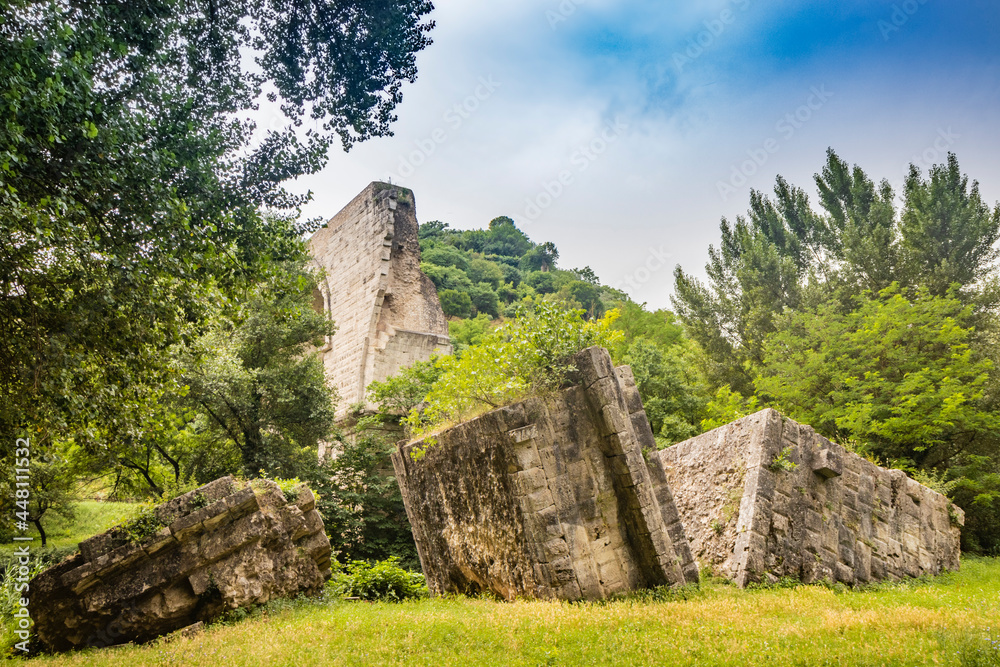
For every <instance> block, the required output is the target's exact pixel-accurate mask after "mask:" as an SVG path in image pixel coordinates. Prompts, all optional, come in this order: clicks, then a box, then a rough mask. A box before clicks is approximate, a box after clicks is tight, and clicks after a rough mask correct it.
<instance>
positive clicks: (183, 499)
mask: <svg viewBox="0 0 1000 667" xmlns="http://www.w3.org/2000/svg"><path fill="white" fill-rule="evenodd" d="M155 515H156V517H157V518H158V519H159V520H160V522H161V523H169V526H167V527H164V528H161V529H160V530H158V531H156V532H155V533H153V534H152V535H150V536H149V537H148V538H146V539H145V540H143V541H142V542H140V543H135V542H131V541H129V538H128V536H127V534H126V533H125V531H121V530H113V531H109V532H108V533H103V534H101V535H97V536H95V537H93V538H91V539H89V540H85V541H84V542H83V543H81V545H80V546H81V552H80V553H79V554H75V555H73V556H72V557H70V558H68V559H66V560H65V561H63V562H62V563H59V564H57V565H54V566H53V567H51V568H49V569H48V570H46V571H44V572H42V573H41V574H39V575H38V576H37V577H36V578H35V579H34V580H32V582H31V597H30V600H31V605H30V611H31V617H32V618H33V619H34V621H35V632H36V633H37V635H38V639H39V640H40V641H41V642H42V643H43V644H44V645H45V646H46V647H47V648H48V649H49V650H52V651H65V650H70V649H75V648H84V647H87V646H109V645H112V644H121V643H125V642H130V641H135V642H142V641H147V640H150V639H153V638H155V637H158V636H160V635H163V634H167V633H169V632H173V631H175V630H178V629H180V628H184V627H187V626H190V625H191V624H193V623H196V622H201V621H210V620H212V619H213V618H215V617H216V616H218V615H219V614H220V613H222V612H223V611H225V610H227V609H235V608H237V607H241V606H247V605H251V604H260V603H264V602H267V601H268V600H271V599H274V598H278V597H285V596H292V595H297V594H299V593H305V594H313V593H317V592H319V590H320V589H321V588H322V585H323V582H324V581H326V580H327V579H328V578H329V577H330V541H329V539H327V537H326V534H325V532H324V527H323V519H322V518H321V517H320V515H319V513H318V512H317V511H316V510H315V499H314V497H313V495H312V493H311V492H310V491H308V490H302V491H300V492H298V495H297V496H296V497H295V498H293V499H292V501H291V502H289V501H288V500H286V499H285V496H284V495H283V494H282V493H281V490H280V489H279V488H278V486H277V485H276V484H275V483H274V482H270V481H267V480H265V481H263V482H262V483H261V484H260V486H259V488H257V489H256V492H255V489H254V488H250V487H249V486H247V487H245V488H241V485H240V483H238V482H237V481H236V480H234V479H233V478H232V477H224V478H222V479H219V480H216V481H215V482H212V483H211V484H206V485H205V486H203V487H201V488H199V489H195V490H194V491H192V492H190V493H187V494H185V495H183V496H180V497H178V498H175V499H174V500H171V501H169V502H167V503H164V504H163V505H160V506H159V507H158V508H157V510H156V512H155Z"/></svg>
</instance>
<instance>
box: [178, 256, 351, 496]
mask: <svg viewBox="0 0 1000 667" xmlns="http://www.w3.org/2000/svg"><path fill="white" fill-rule="evenodd" d="M285 268H286V270H285V271H280V272H276V273H275V274H274V275H272V276H271V277H270V279H269V280H267V281H266V282H262V283H259V284H257V285H254V286H253V287H252V288H251V289H250V290H249V291H248V292H247V293H246V294H245V295H244V298H243V299H242V300H241V301H240V303H239V304H238V305H237V306H235V308H234V310H233V312H232V314H231V315H229V316H228V317H221V318H219V319H218V321H217V322H216V323H215V324H214V325H213V327H212V328H211V329H210V330H209V331H208V332H207V333H205V334H204V335H203V336H201V337H199V338H198V339H197V340H196V341H194V342H193V344H191V345H190V346H188V347H187V348H186V349H184V350H182V351H181V352H180V353H179V359H180V363H181V369H182V370H181V373H182V381H183V382H184V384H185V385H186V386H187V387H188V390H187V392H186V394H185V396H184V399H185V401H186V402H187V404H189V405H190V406H191V407H192V408H193V409H194V410H197V411H198V412H201V413H202V414H204V415H205V417H206V419H205V421H206V425H207V428H206V435H208V436H210V437H211V438H212V439H213V440H215V441H228V442H229V443H230V444H232V445H235V446H236V448H237V449H238V450H239V452H240V458H241V461H242V467H243V472H244V474H246V475H247V476H249V477H255V476H257V475H258V474H260V473H261V471H264V472H265V473H266V474H267V475H270V476H278V477H294V476H296V475H297V474H299V472H300V471H301V469H302V467H303V465H304V464H305V462H306V461H308V460H310V459H311V458H314V457H315V455H316V449H317V445H318V443H319V442H321V441H324V440H326V439H327V438H329V437H330V436H331V435H332V434H333V425H334V405H335V403H336V396H335V394H334V393H333V390H332V389H330V388H329V387H328V385H327V383H326V375H325V371H324V367H323V362H322V360H321V359H320V358H319V356H318V354H316V353H315V352H314V351H313V350H314V349H315V348H318V347H320V346H322V345H324V344H325V340H326V337H328V336H331V335H333V333H334V329H333V323H332V322H331V321H330V320H329V319H328V318H327V317H326V316H325V315H323V314H322V313H317V312H316V311H315V310H313V308H312V297H313V293H314V291H315V289H316V285H317V282H316V279H315V276H313V275H312V274H311V273H309V272H308V271H306V270H305V268H304V267H303V266H302V265H299V266H297V267H296V266H290V267H285Z"/></svg>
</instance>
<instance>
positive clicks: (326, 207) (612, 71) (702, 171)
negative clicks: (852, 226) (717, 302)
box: [295, 0, 1000, 307]
mask: <svg viewBox="0 0 1000 667" xmlns="http://www.w3.org/2000/svg"><path fill="white" fill-rule="evenodd" d="M435 5H436V7H437V8H436V10H435V12H434V14H433V19H434V20H435V21H436V22H437V27H436V28H435V30H434V31H433V33H432V37H433V39H434V44H433V45H432V46H431V47H430V48H429V49H427V50H426V51H425V52H423V53H421V54H420V56H419V59H418V67H419V78H418V81H417V83H415V84H413V85H408V86H407V87H406V88H405V91H404V95H405V99H404V102H403V104H402V105H401V106H400V107H399V109H398V115H399V120H398V122H397V123H396V124H395V126H394V131H395V136H394V137H389V138H383V139H377V140H372V141H369V142H366V143H364V144H360V145H358V146H356V147H355V148H354V149H353V150H351V151H350V152H349V153H342V152H339V151H338V152H336V153H335V154H333V155H332V156H331V159H330V163H329V165H328V166H327V168H326V169H325V170H324V171H323V172H322V173H320V174H317V175H315V176H313V177H311V178H308V179H303V180H301V181H299V182H298V183H297V184H296V185H295V187H296V189H299V190H305V189H310V190H312V191H313V192H314V195H315V199H314V201H313V203H312V204H311V205H309V207H308V208H307V209H306V211H305V212H306V213H307V214H308V215H310V216H313V215H318V216H324V217H331V216H333V215H334V214H335V213H336V212H337V211H338V210H339V209H340V208H341V207H343V206H344V205H345V204H346V203H347V202H348V201H350V199H351V198H352V197H353V196H354V195H355V194H357V193H358V192H359V191H360V190H362V189H363V188H364V187H365V186H366V185H367V184H368V183H369V182H371V181H373V180H389V179H391V180H392V182H393V183H399V184H401V185H405V186H407V187H409V188H412V189H413V190H414V192H415V195H416V200H417V215H418V217H419V219H420V220H421V222H426V221H429V220H442V221H444V222H447V223H449V224H450V225H451V226H452V227H456V228H461V229H468V228H475V227H485V226H486V225H487V224H488V223H489V221H490V219H492V218H494V217H496V216H499V215H508V216H510V217H512V218H513V219H514V220H515V221H516V222H517V224H518V225H519V226H521V227H522V229H524V230H525V231H526V232H527V233H528V234H529V235H530V236H531V238H532V239H533V240H535V241H538V242H542V241H552V242H554V243H555V244H556V245H557V246H558V248H559V250H560V252H561V260H560V266H562V267H564V268H575V267H582V266H584V265H589V266H591V267H592V268H593V269H594V270H595V271H596V272H597V274H598V276H599V277H600V278H601V280H602V282H604V283H606V284H611V285H617V286H621V287H623V288H624V289H625V290H626V291H628V292H629V293H630V294H631V295H632V297H633V298H635V299H636V300H637V301H640V302H641V301H645V302H647V303H648V304H649V305H650V306H651V307H669V305H670V300H669V297H670V293H671V290H672V283H673V279H672V270H673V267H674V266H675V265H676V264H680V265H681V266H683V267H684V268H685V270H687V271H691V272H694V273H696V274H701V273H702V266H703V265H704V263H705V260H706V258H707V249H708V246H709V244H712V243H717V242H718V225H719V220H720V218H722V217H729V218H732V217H735V216H736V215H739V214H741V213H743V212H744V211H745V210H746V207H747V202H748V199H749V192H750V189H751V188H756V189H760V190H765V191H770V190H771V188H772V187H773V184H774V177H775V175H776V174H782V175H784V176H785V177H786V178H788V180H790V181H791V182H792V183H794V184H796V185H800V186H803V187H805V188H806V189H807V191H808V192H810V193H814V192H815V187H814V185H813V181H812V176H813V174H814V173H816V172H817V171H819V169H820V168H821V167H822V164H823V162H824V159H825V152H826V149H827V148H828V147H832V148H833V149H834V150H836V151H837V152H838V153H839V154H840V155H841V157H842V158H844V159H845V160H847V161H848V162H850V163H852V164H859V165H861V166H862V167H863V168H864V169H865V170H866V171H867V172H868V173H869V175H870V176H872V177H873V178H874V179H875V180H876V181H878V180H881V179H883V178H886V179H888V180H889V181H890V182H892V183H894V184H899V183H901V182H902V179H903V177H904V176H905V173H906V170H907V165H908V164H909V163H911V162H914V163H916V164H917V165H918V166H920V167H922V168H926V167H927V166H929V165H930V164H934V163H937V162H942V161H943V160H944V159H945V157H946V153H947V151H949V150H950V151H954V152H955V153H956V154H957V155H958V158H959V161H960V163H961V165H962V168H963V170H964V171H965V172H967V173H968V174H969V175H970V176H971V177H972V178H973V179H976V180H979V181H980V183H981V187H982V191H983V193H984V195H985V196H986V198H987V200H988V201H989V202H990V203H991V204H992V203H995V202H996V201H997V200H998V199H1000V131H998V125H997V121H998V120H1000V39H997V38H996V35H997V34H998V32H1000V5H998V4H997V3H996V0H959V1H955V0H952V1H950V2H945V0H905V1H904V0H896V1H895V2H882V1H872V0H864V1H858V0H838V1H837V2H823V3H817V2H804V1H796V0H772V1H769V2H764V1H763V0H724V1H704V0H703V1H700V2H689V1H679V2H669V3H668V2H662V1H655V0H649V1H643V0H562V1H561V2H560V1H559V0H505V1H504V2H497V3H485V2H469V0H435ZM897 189H898V188H897ZM814 199H815V198H814Z"/></svg>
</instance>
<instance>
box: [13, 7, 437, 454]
mask: <svg viewBox="0 0 1000 667" xmlns="http://www.w3.org/2000/svg"><path fill="white" fill-rule="evenodd" d="M430 10H431V4H430V3H429V2H424V1H421V0H402V1H399V2H357V1H355V0H342V1H340V0H338V1H325V2H299V1H297V0H295V1H293V2H284V3H277V2H274V1H273V0H252V1H251V2H249V3H235V2H226V1H222V2H219V1H216V0H213V1H211V2H202V1H200V0H195V1H193V2H188V1H185V2H180V1H178V0H138V1H136V2H128V3H121V2H111V1H105V0H98V1H96V2H78V1H76V0H69V1H67V2H37V1H33V0H25V1H19V2H13V3H6V4H5V5H4V6H3V7H2V8H0V26H2V29H3V40H4V48H3V49H0V117H2V119H3V120H2V125H0V399H2V400H0V406H2V407H0V435H2V436H3V438H4V439H5V440H7V441H13V438H14V437H15V435H16V434H17V433H21V432H24V430H25V429H26V428H27V427H29V426H30V427H31V428H32V429H41V430H42V431H43V432H44V433H46V434H58V435H59V437H68V436H69V435H70V434H71V435H72V437H73V438H74V440H75V441H76V444H78V445H80V446H89V447H91V448H94V447H96V446H97V443H99V442H100V441H101V440H103V439H105V438H118V439H123V438H126V437H128V434H129V432H130V431H131V430H133V422H134V419H135V415H136V414H137V411H140V410H142V409H145V408H147V407H149V406H152V405H154V404H155V402H156V401H155V398H152V397H151V396H150V392H152V394H153V395H154V396H155V394H157V393H158V392H159V391H160V387H161V385H162V384H163V383H164V382H166V381H167V375H168V363H167V358H168V355H166V354H165V351H166V350H167V348H168V347H169V346H171V345H175V344H177V343H179V342H181V341H183V340H185V339H186V338H189V337H190V336H193V335H197V334H198V333H200V331H199V326H200V325H201V324H202V323H203V322H205V321H206V319H207V318H208V316H209V313H210V311H211V310H212V309H213V308H214V304H215V301H214V295H215V294H217V293H218V292H219V291H222V292H223V293H225V294H227V295H229V296H234V295H236V294H237V292H238V290H239V289H241V285H244V284H246V283H247V282H252V281H253V280H255V279H256V277H257V276H259V271H260V270H261V267H262V266H265V265H267V264H269V263H270V262H272V261H274V262H280V261H283V260H285V259H288V258H289V257H290V256H291V255H294V253H295V252H296V250H295V249H294V248H293V247H292V246H293V244H294V242H295V241H296V240H297V239H298V237H299V236H301V234H302V233H303V232H304V231H306V230H307V229H308V228H309V225H308V224H305V223H303V224H295V225H292V224H280V225H275V224H272V220H271V219H269V218H267V217H265V216H263V215H262V213H261V211H262V210H264V209H275V210H291V211H294V210H295V209H296V208H297V207H298V206H299V205H300V204H301V203H302V202H303V201H305V199H306V196H293V195H291V194H290V193H288V192H287V191H286V190H284V189H283V187H282V183H284V182H285V181H287V180H288V179H290V178H294V177H296V176H298V175H303V174H308V173H314V172H316V171H317V170H318V169H320V168H321V167H322V166H323V164H324V163H325V160H326V154H327V150H328V148H329V147H330V145H331V143H332V142H333V141H335V140H336V139H339V140H340V142H341V144H342V145H343V146H344V147H345V148H346V147H349V146H350V145H352V144H353V143H355V142H357V141H361V140H364V139H366V138H368V137H373V136H381V135H385V134H387V133H388V132H389V123H390V122H391V121H392V120H393V115H392V114H393V109H394V108H395V107H396V105H397V104H398V103H399V101H400V86H401V85H402V83H403V82H405V81H408V80H412V79H413V77H414V76H415V74H416V70H415V55H416V52H418V51H419V50H421V49H423V48H424V47H425V46H426V45H427V44H428V39H427V32H428V30H430V28H431V26H432V23H429V22H426V21H424V17H425V16H426V15H427V14H428V12H430ZM265 97H266V98H267V99H268V101H270V102H273V103H274V104H276V105H278V108H279V109H280V111H276V119H277V121H278V122H277V124H276V128H272V129H267V130H266V131H263V132H260V133H258V132H257V128H256V127H255V126H254V124H253V123H252V122H251V121H250V120H249V119H248V115H249V114H250V113H251V112H253V111H254V110H256V109H257V108H258V104H259V103H261V102H262V101H263V100H264V99H265ZM306 119H308V120H309V121H310V125H312V126H313V127H312V129H305V124H304V121H305V120H306ZM289 253H291V255H290V254H289ZM48 440H49V441H51V438H48ZM88 441H90V444H89V445H88Z"/></svg>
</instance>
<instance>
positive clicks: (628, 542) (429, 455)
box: [393, 348, 698, 600]
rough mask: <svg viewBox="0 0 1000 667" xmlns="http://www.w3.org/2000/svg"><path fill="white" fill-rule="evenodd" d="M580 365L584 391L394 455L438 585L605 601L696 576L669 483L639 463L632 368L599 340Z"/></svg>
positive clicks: (477, 422) (641, 430) (430, 576)
mask: <svg viewBox="0 0 1000 667" xmlns="http://www.w3.org/2000/svg"><path fill="white" fill-rule="evenodd" d="M576 366H577V368H578V369H579V378H578V379H579V382H580V384H579V386H575V387H572V388H569V389H566V390H564V391H562V392H560V393H558V394H556V395H554V396H550V397H546V398H532V399H529V400H527V401H524V402H522V403H519V404H516V405H512V406H509V407H505V408H501V409H499V410H495V411H493V412H490V413H488V414H486V415H483V416H481V417H479V418H477V419H474V420H472V421H469V422H466V423H464V424H461V425H459V426H456V427H454V428H451V429H449V430H447V431H444V432H443V433H440V434H438V435H435V436H434V437H433V438H426V439H424V440H421V441H418V442H415V443H411V444H401V445H400V447H399V449H398V451H397V452H395V453H394V455H393V465H394V467H395V469H396V477H397V480H398V481H399V484H400V488H401V489H402V491H403V500H404V503H405V505H406V511H407V514H408V515H409V518H410V523H411V525H412V527H413V535H414V538H415V540H416V543H417V548H418V551H419V553H420V560H421V564H422V565H423V570H424V574H426V575H427V580H428V584H429V586H430V588H431V590H432V591H434V592H435V593H438V594H440V593H445V592H477V591H487V590H488V591H493V592H494V593H496V594H498V595H500V596H502V597H504V598H506V599H512V598H514V597H516V596H526V597H539V598H553V599H567V600H576V599H581V598H583V599H598V598H603V597H607V596H609V595H612V594H615V593H619V592H623V591H628V590H632V589H635V588H641V587H649V586H655V585H660V584H680V583H685V582H693V581H697V577H698V573H697V567H696V566H695V564H694V561H693V559H692V558H691V553H690V550H689V549H688V546H687V540H686V538H685V537H684V532H683V528H682V526H681V524H680V521H679V517H678V515H677V512H676V509H675V508H674V504H673V500H672V498H671V496H670V490H669V487H668V486H667V485H666V479H665V477H663V476H662V475H661V476H660V478H659V479H654V476H651V475H650V470H649V468H648V467H647V465H646V462H645V460H644V459H643V454H642V449H643V447H645V446H655V443H654V441H653V435H652V431H651V430H650V427H649V423H648V421H647V420H646V415H645V412H644V411H643V410H642V402H641V400H640V399H639V394H638V391H637V390H636V387H635V382H634V380H633V379H632V374H631V371H630V370H629V369H628V368H627V367H622V368H618V369H615V368H613V367H612V365H611V358H610V356H609V355H608V353H607V351H606V350H604V349H602V348H590V349H588V350H585V351H584V352H582V353H581V354H580V355H578V357H577V359H576ZM415 452H416V453H417V455H416V456H414V453H415ZM420 452H423V453H422V454H421V453H420Z"/></svg>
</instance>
